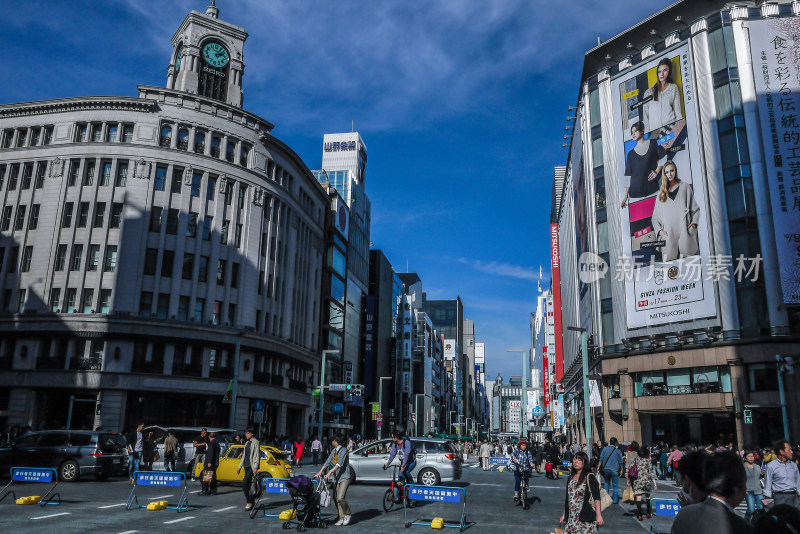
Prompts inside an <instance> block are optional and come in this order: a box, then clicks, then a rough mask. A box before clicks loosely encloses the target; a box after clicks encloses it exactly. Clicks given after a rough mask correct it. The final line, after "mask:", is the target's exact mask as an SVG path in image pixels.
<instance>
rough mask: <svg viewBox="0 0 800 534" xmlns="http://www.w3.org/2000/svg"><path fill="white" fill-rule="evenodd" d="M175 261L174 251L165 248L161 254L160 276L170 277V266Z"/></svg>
mask: <svg viewBox="0 0 800 534" xmlns="http://www.w3.org/2000/svg"><path fill="white" fill-rule="evenodd" d="M174 263H175V251H174V250H165V251H164V254H162V255H161V276H163V277H164V278H172V267H173V264H174Z"/></svg>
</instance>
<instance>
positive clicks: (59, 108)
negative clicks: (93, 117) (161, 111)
mask: <svg viewBox="0 0 800 534" xmlns="http://www.w3.org/2000/svg"><path fill="white" fill-rule="evenodd" d="M155 104H156V103H155V102H153V101H152V100H146V99H144V98H135V97H118V96H87V97H74V98H62V99H58V100H40V101H37V102H22V103H18V104H5V105H2V106H0V118H7V117H27V116H31V115H47V114H54V113H69V112H71V111H86V110H109V109H110V110H117V111H134V112H139V113H152V112H153V111H155Z"/></svg>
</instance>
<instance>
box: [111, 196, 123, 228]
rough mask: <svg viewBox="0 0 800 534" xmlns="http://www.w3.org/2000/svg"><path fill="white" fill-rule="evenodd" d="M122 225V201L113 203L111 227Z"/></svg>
mask: <svg viewBox="0 0 800 534" xmlns="http://www.w3.org/2000/svg"><path fill="white" fill-rule="evenodd" d="M121 225H122V202H114V203H113V204H111V222H110V223H109V228H119V227H120V226H121Z"/></svg>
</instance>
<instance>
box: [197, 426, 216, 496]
mask: <svg viewBox="0 0 800 534" xmlns="http://www.w3.org/2000/svg"><path fill="white" fill-rule="evenodd" d="M220 451H221V449H220V447H219V442H218V441H217V433H216V432H211V433H210V434H209V435H208V446H207V448H206V458H205V463H204V464H203V471H204V473H203V474H202V475H201V476H202V477H203V478H202V480H203V483H202V486H201V489H200V495H216V494H217V467H219V456H220ZM205 471H211V473H212V475H211V481H210V482H206V480H205V478H206V477H205Z"/></svg>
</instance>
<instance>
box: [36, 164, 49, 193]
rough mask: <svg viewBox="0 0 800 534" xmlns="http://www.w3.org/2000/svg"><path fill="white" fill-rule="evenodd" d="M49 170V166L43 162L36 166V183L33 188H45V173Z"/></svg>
mask: <svg viewBox="0 0 800 534" xmlns="http://www.w3.org/2000/svg"><path fill="white" fill-rule="evenodd" d="M46 169H47V164H46V163H45V162H43V161H40V162H39V163H37V164H36V181H35V182H34V185H33V187H35V188H36V189H41V188H43V187H44V172H45V170H46Z"/></svg>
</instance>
